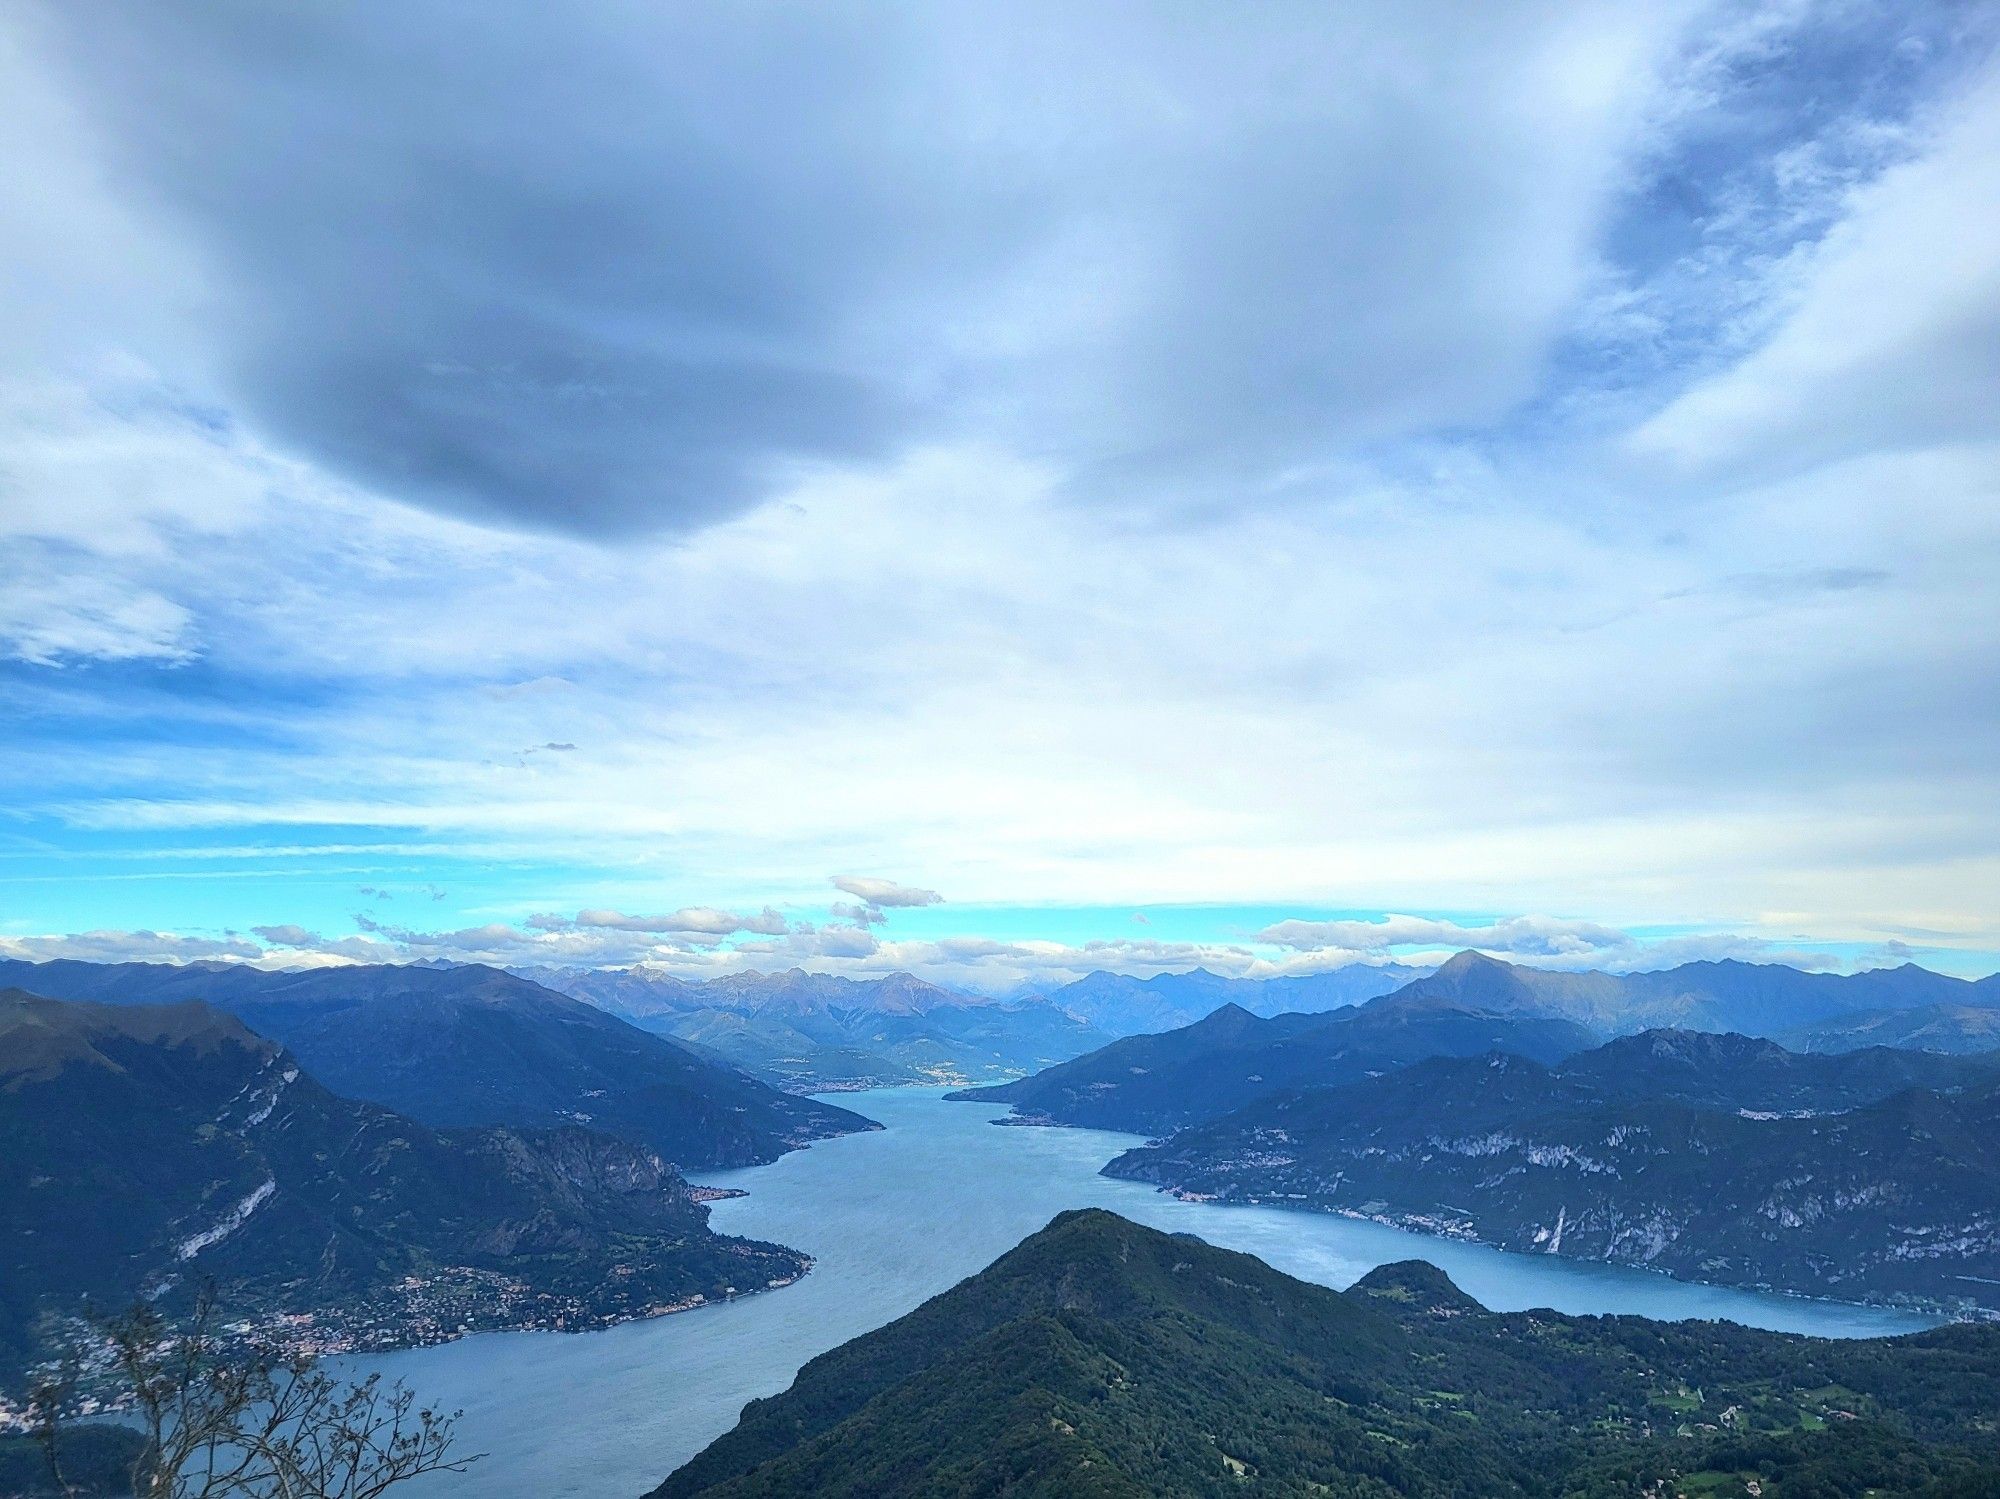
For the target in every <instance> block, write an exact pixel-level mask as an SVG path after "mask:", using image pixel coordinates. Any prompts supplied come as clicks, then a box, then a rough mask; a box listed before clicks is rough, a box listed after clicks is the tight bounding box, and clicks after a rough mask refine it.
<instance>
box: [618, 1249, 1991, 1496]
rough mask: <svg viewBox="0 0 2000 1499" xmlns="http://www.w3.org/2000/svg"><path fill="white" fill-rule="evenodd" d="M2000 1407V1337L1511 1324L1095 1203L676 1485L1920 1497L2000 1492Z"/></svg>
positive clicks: (1453, 1297) (823, 1373)
mask: <svg viewBox="0 0 2000 1499" xmlns="http://www.w3.org/2000/svg"><path fill="white" fill-rule="evenodd" d="M1995 1409H2000V1329H1968V1328H1954V1329H1948V1330H1945V1331H1942V1332H1938V1333H1928V1334H1922V1335H1920V1336H1917V1337H1912V1338H1902V1339H1894V1340H1884V1341H1880V1342H1875V1343H1846V1344H1841V1343H1827V1342H1820V1341H1816V1340H1812V1339H1805V1338H1796V1337H1789V1336H1785V1335H1783V1334H1776V1333H1760V1332H1752V1331H1749V1330H1748V1329H1744V1328H1740V1327H1735V1326H1732V1325H1730V1324H1727V1323H1685V1324H1663V1323H1655V1322H1647V1321H1644V1320H1642V1319H1639V1318H1591V1317H1564V1316H1559V1315H1557V1314H1555V1313H1552V1312H1531V1313H1525V1314H1519V1315H1510V1316H1502V1315H1495V1314H1493V1313H1489V1312H1486V1311H1484V1310H1483V1309H1481V1308H1480V1307H1479V1306H1478V1305H1477V1304H1476V1303H1474V1302H1472V1301H1471V1300H1469V1299H1468V1298H1467V1297H1465V1296H1464V1295H1462V1294H1461V1293H1460V1292H1458V1290H1457V1289H1456V1288H1455V1287H1454V1286H1452V1284H1451V1283H1450V1281H1448V1280H1447V1279H1446V1278H1445V1277H1444V1276H1443V1275H1442V1274H1441V1273H1440V1272H1438V1271H1437V1270H1435V1269H1433V1268H1432V1267H1431V1266H1429V1265H1423V1264H1405V1265H1394V1266H1387V1267H1384V1268H1382V1269H1380V1270H1377V1271H1375V1272H1373V1273H1371V1274H1370V1275H1369V1276H1367V1277H1366V1278H1365V1279H1363V1280H1362V1281H1361V1282H1360V1283H1359V1284H1358V1285H1356V1286H1355V1287H1354V1288H1353V1289H1352V1290H1350V1291H1347V1292H1344V1293H1342V1292H1336V1291H1331V1290H1327V1289H1326V1288H1324V1287H1320V1286H1313V1285H1307V1284H1304V1283H1302V1282H1300V1281H1295V1280H1292V1279H1290V1278H1289V1277H1286V1276H1284V1275H1281V1274H1279V1273H1278V1272H1276V1271H1274V1270H1272V1269H1271V1268H1270V1267H1269V1266H1267V1265H1265V1264H1263V1263H1262V1262H1261V1261H1258V1260H1256V1259H1253V1258H1251V1257H1250V1256H1248V1255H1242V1254H1234V1253H1230V1252H1228V1251H1225V1250H1219V1249H1215V1248H1212V1247H1211V1246H1209V1245H1207V1244H1204V1243H1202V1242H1201V1241H1200V1240H1197V1239H1191V1238H1187V1237H1183V1236H1172V1235H1167V1234H1162V1233H1158V1232H1155V1231H1154V1230H1151V1229H1146V1228H1141V1227H1139V1226H1138V1225H1136V1224H1132V1223H1128V1222H1126V1221H1125V1220H1123V1219H1120V1218H1116V1217H1114V1216H1112V1215H1110V1214H1108V1213H1103V1212H1095V1211H1092V1212H1076V1213H1065V1214H1063V1215H1062V1216H1060V1217H1058V1218H1057V1219H1056V1220H1055V1221H1054V1222H1053V1223H1051V1224H1050V1225H1049V1226H1048V1227H1047V1228H1045V1229H1043V1230H1042V1231H1041V1232H1040V1233H1038V1234H1035V1235H1033V1236H1032V1237H1030V1238H1029V1239H1027V1240H1026V1241H1024V1242H1023V1243H1022V1244H1020V1245H1019V1246H1018V1247H1016V1248H1015V1249H1013V1250H1011V1251H1009V1252H1008V1253H1007V1254H1006V1255H1003V1256H1002V1257H1001V1258H1000V1259H999V1260H997V1261H996V1262H995V1263H994V1264H992V1265H991V1266H989V1267H988V1268H987V1269H985V1270H983V1271H981V1272H980V1273H979V1274H978V1275H975V1276H973V1277H971V1278H970V1279H968V1280H965V1281H963V1282H961V1283H960V1284H959V1285H957V1286H955V1287H954V1288H952V1289H951V1290H950V1291H947V1292H945V1293H944V1294H943V1295H942V1296H939V1297H936V1298H935V1299H933V1300H931V1301H929V1302H927V1303H925V1304H924V1305H923V1306H921V1307H919V1308H918V1309H917V1310H916V1311H914V1312H912V1313H910V1314H909V1315H908V1316H906V1317H903V1318H902V1319H900V1320H899V1321H896V1322H893V1323H891V1324H889V1325H888V1326H887V1327H884V1328H882V1329H880V1330H878V1331H876V1332H873V1333H869V1334H867V1335H866V1336H864V1337H861V1338H857V1339H855V1340H854V1341H853V1342H850V1343H847V1344H845V1345H843V1346H842V1347H840V1348H836V1349H834V1350H833V1351H832V1352H830V1353H827V1354H824V1355H822V1356H821V1357H819V1358H817V1359H814V1360H813V1361H812V1362H811V1363H809V1364H807V1365H806V1366H805V1368H803V1369H802V1370H800V1371H799V1375H798V1378H797V1379H796V1380H795V1381H794V1383H793V1385H792V1388H791V1389H790V1390H788V1391H786V1392H785V1393H784V1394H782V1395H778V1396H776V1397H774V1398H772V1399H769V1400H756V1401H752V1402H751V1403H750V1404H749V1405H748V1406H747V1407H746V1408H745V1409H744V1412H743V1417H742V1420H741V1422H740V1423H739V1424H738V1425H737V1427H736V1428H735V1430H733V1431H731V1432H729V1433H728V1434H727V1435H725V1436H723V1437H722V1438H720V1439H719V1440H718V1441H716V1442H715V1443H714V1444H713V1445H711V1446H710V1447H709V1448H708V1449H707V1450H706V1451H704V1452H702V1453H700V1454H699V1455H697V1456H696V1457H695V1458H694V1460H693V1461H692V1462H690V1463H688V1464H687V1465H686V1466H685V1467H683V1468H682V1469H681V1470H680V1471H679V1472H677V1473H675V1474H673V1475H672V1476H671V1477H670V1478H668V1479H667V1481H666V1482H665V1483H664V1484H662V1485H661V1487H660V1488H659V1489H658V1490H657V1491H656V1494H657V1495H658V1496H659V1499H690V1496H695V1495H703V1496H712V1499H752V1496H767V1495H770V1496H775V1495H800V1494H813V1495H817V1496H826V1499H844V1496H853V1499H860V1496H863V1495H867V1496H885V1499H892V1496H904V1495H909V1496H915V1495H938V1494H996V1495H997V1494H1006V1495H1021V1496H1050V1499H1054V1496H1070V1495H1100V1496H1113V1495H1116V1496H1126V1495H1130V1496H1141V1495H1156V1494H1173V1495H1224V1494H1243V1493H1250V1494H1271V1495H1277V1494H1300V1495H1304V1494H1314V1493H1319V1494H1340V1495H1355V1496H1371V1499H1372V1496H1380V1499H1386V1496H1388V1495H1392V1494H1402V1495H1411V1496H1425V1499H1428V1496H1440V1499H1441V1496H1446V1495H1462V1496H1471V1495H1475V1494H1476V1495H1482V1496H1487V1495H1500V1496H1510V1495H1521V1496H1526V1495H1557V1494H1561V1495H1572V1496H1577V1499H1597V1496H1600V1495H1610V1494H1623V1495H1632V1494H1661V1493H1669V1494H1670V1493H1674V1492H1677V1491H1680V1492H1690V1493H1694V1492H1700V1493H1725V1492H1726V1493H1743V1492H1746V1489H1745V1483H1746V1481H1748V1482H1753V1483H1754V1484H1755V1485H1756V1486H1755V1487H1752V1488H1749V1489H1748V1490H1747V1491H1748V1492H1750V1493H1758V1492H1760V1491H1761V1492H1762V1493H1763V1494H1765V1495H1766V1496H1769V1499H1787V1496H1789V1495H1796V1496H1800V1499H1803V1496H1806V1495H1815V1494H1825V1493H1840V1494H1845V1493H1850V1492H1851V1493H1859V1492H1861V1491H1862V1490H1863V1489H1864V1488H1865V1489H1867V1490H1868V1491H1869V1492H1872V1493H1876V1494H1881V1495H1892V1494H1903V1495H1908V1494H1915V1493H1921V1492H1929V1490H1928V1489H1927V1486H1928V1485H1930V1484H1932V1483H1934V1482H1936V1481H1938V1480H1941V1479H1955V1480H1958V1481H1961V1482H1966V1483H1972V1482H1976V1481H1981V1480H1983V1481H1986V1482H1989V1483H1991V1482H2000V1466H1995V1455H1994V1453H1993V1451H1992V1447H1991V1431H1992V1412H1993V1410H1995ZM1829 1478H1832V1479H1834V1480H1836V1481H1838V1482H1839V1483H1841V1484H1842V1485H1843V1486H1841V1487H1825V1486H1824V1485H1825V1484H1826V1483H1827V1482H1828V1480H1829ZM1959 1492H1963V1493H1967V1494H1970V1493H1976V1492H1991V1490H1990V1489H1988V1490H1979V1489H1971V1488H1967V1489H1963V1490H1959Z"/></svg>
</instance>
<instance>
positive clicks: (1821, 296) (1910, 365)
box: [1632, 66, 2000, 473]
mask: <svg viewBox="0 0 2000 1499" xmlns="http://www.w3.org/2000/svg"><path fill="white" fill-rule="evenodd" d="M1932 131H1933V136H1934V138H1933V139H1932V140H1931V141H1929V142H1928V143H1927V149H1924V150H1922V151H1920V152H1917V153H1915V154H1914V155H1912V156H1911V158H1910V159H1909V160H1907V161H1903V162H1900V163H1898V164H1896V165H1894V166H1892V167H1890V168H1889V169H1888V170H1886V171H1884V172H1883V173H1882V174H1881V175H1880V176H1879V177H1878V178H1876V179H1874V180H1872V181H1869V182H1867V183H1865V184H1862V185H1860V186H1858V187H1856V188H1855V189H1854V190H1853V191H1852V193H1851V196H1850V197H1849V199H1848V202H1847V204H1846V213H1845V216H1844V217H1843V218H1842V220H1841V221H1840V222H1839V223H1838V224H1837V225H1836V226H1835V227H1834V228H1833V229H1832V230H1831V231H1830V232H1829V233H1828V234H1827V235H1826V237H1825V238H1824V240H1823V241H1822V242H1820V243H1818V244H1817V245H1814V246H1812V247H1810V249H1809V251H1808V252H1806V253H1802V254H1800V255H1799V256H1797V257H1796V259H1795V261H1794V264H1793V266H1792V268H1791V276H1792V278H1793V285H1792V286H1791V287H1790V288H1789V296H1788V298H1787V300H1788V301H1789V303H1790V304H1791V310H1790V311H1789V313H1788V315H1787V316H1785V317H1784V318H1783V320H1782V321H1781V322H1779V324H1778V325H1777V327H1776V329H1775V331H1774V332H1773V333H1772V335H1771V336H1770V338H1769V339H1768V340H1767V341H1766V342H1764V343H1763V344H1762V345H1761V346H1760V347H1758V348H1756V349H1755V350H1754V351H1753V352H1751V353H1750V354H1749V355H1748V356H1747V357H1746V358H1744V359H1743V360H1742V361H1741V362H1740V363H1737V364H1735V365H1734V366H1732V367H1730V368H1728V369H1725V370H1723V371H1721V372H1719V373H1717V374H1716V375H1714V376H1713V377H1712V378H1709V379H1706V380H1703V381H1700V382H1698V383H1696V384H1695V385H1694V386H1693V387H1692V388H1691V389H1689V390H1688V391H1687V392H1686V393H1685V394H1683V395H1681V396H1680V397H1679V398H1678V399H1677V400H1675V401H1674V402H1672V403H1671V404H1670V405H1668V406H1667V407H1666V409H1665V410H1663V411H1661V412H1660V413H1659V414H1658V415H1657V416H1655V417H1654V418H1653V419H1652V420H1650V421H1649V422H1647V423H1646V424H1645V425H1644V426H1642V427H1641V428H1640V429H1639V430H1638V431H1637V432H1636V433H1635V434H1634V435H1633V438H1632V442H1633V445H1634V448H1635V450H1636V451H1637V452H1638V453H1639V454H1640V455H1642V456H1644V457H1647V458H1651V459H1665V460H1668V461H1669V462H1671V463H1673V464H1675V465H1677V466H1678V467H1680V468H1681V469H1683V470H1687V471H1692V472H1700V471H1704V470H1712V469H1715V468H1718V467H1725V466H1729V467H1737V468H1748V469H1751V470H1753V471H1758V472H1767V473H1768V472H1785V471H1790V470H1793V469H1797V468H1804V467H1810V466H1813V465H1816V464H1821V463H1825V462H1828V461H1830V460H1834V459H1838V458H1841V457H1845V456H1848V455H1851V454H1853V453H1856V452H1865V451H1869V450H1871V449H1876V448H1880V447H1885V446H1887V447H1908V446H1917V445H1925V444H1936V443H1959V442H1971V441H1982V440H1986V441H1990V440H1992V439H1994V438H1995V437H2000V401H1996V393H2000V215H1996V214H1994V213H1991V212H1985V211H1980V210H1978V209H1973V208H1971V207H1970V205H1974V204H1982V203H1983V202H1985V201H1986V200H1988V199H1989V198H1990V194H1991V191H1992V186H1993V184H1994V183H1995V182H1996V181H2000V66H1989V67H1987V68H1986V69H1985V70H1984V71H1983V73H1982V74H1981V75H1979V76H1977V77H1976V78H1975V79H1974V80H1973V81H1972V82H1971V83H1970V84H1969V85H1967V86H1966V88H1965V89H1964V90H1963V92H1962V94H1961V95H1960V97H1959V98H1957V99H1956V100H1955V101H1954V103H1953V107H1951V108H1949V109H1948V110H1947V111H1945V113H1944V117H1943V118H1942V119H1940V120H1938V121H1937V122H1936V123H1935V124H1934V125H1933V127H1932Z"/></svg>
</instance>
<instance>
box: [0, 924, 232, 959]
mask: <svg viewBox="0 0 2000 1499" xmlns="http://www.w3.org/2000/svg"><path fill="white" fill-rule="evenodd" d="M0 954H4V955H5V956H7V957H10V958H25V959H27V960H28V961H29V962H31V963H45V962H49V961H51V960H53V959H56V958H75V959H81V960H82V961H84V962H87V963H145V962H168V963H187V962H201V961H209V960H228V959H234V958H259V957H262V956H263V955H264V949H263V948H261V947H259V946H258V945H257V944H256V943H254V942H245V941H243V940H242V939H241V938H238V937H187V936H182V935H180V934H178V933H175V932H155V931H148V930H144V929H141V930H137V931H115V930H97V931H89V932H72V933H69V934H68V935H67V936H40V937H0Z"/></svg>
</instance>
